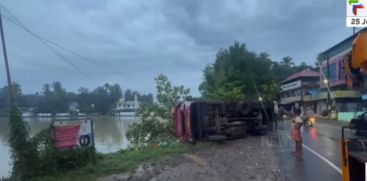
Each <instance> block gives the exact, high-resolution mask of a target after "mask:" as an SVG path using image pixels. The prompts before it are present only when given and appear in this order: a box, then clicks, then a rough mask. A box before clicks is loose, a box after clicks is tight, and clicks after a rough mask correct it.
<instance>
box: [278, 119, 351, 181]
mask: <svg viewBox="0 0 367 181" xmlns="http://www.w3.org/2000/svg"><path fill="white" fill-rule="evenodd" d="M343 125H345V124H342V123H339V122H335V121H321V120H319V121H317V122H316V125H315V126H314V127H303V128H302V138H303V156H302V157H301V158H295V157H293V156H292V155H291V152H293V151H294V144H293V142H292V141H291V139H290V137H289V134H290V131H291V124H290V122H289V121H285V123H284V127H283V129H281V130H280V131H279V132H278V133H279V134H276V136H273V138H272V140H273V142H274V143H275V145H276V146H275V149H276V155H277V156H278V161H279V165H280V169H281V170H282V173H284V175H285V177H286V180H292V181H293V180H295V181H296V180H299V181H309V180H323V181H338V180H342V177H341V168H340V167H341V161H340V137H341V127H342V126H343ZM348 134H351V133H348Z"/></svg>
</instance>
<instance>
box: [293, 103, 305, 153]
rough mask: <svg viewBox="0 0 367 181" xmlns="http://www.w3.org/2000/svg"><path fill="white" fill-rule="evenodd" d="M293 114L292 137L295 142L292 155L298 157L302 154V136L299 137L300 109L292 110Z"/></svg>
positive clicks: (300, 125) (300, 124)
mask: <svg viewBox="0 0 367 181" xmlns="http://www.w3.org/2000/svg"><path fill="white" fill-rule="evenodd" d="M294 113H295V116H294V117H293V120H292V138H293V140H294V142H295V143H296V151H295V152H294V153H293V156H296V157H299V156H301V155H302V137H301V127H302V123H303V121H302V119H301V118H300V114H301V110H300V109H296V110H295V111H294Z"/></svg>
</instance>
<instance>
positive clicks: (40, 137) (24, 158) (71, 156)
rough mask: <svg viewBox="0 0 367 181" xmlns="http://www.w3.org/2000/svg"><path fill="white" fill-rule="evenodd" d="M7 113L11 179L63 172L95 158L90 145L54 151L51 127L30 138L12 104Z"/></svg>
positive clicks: (17, 111)
mask: <svg viewBox="0 0 367 181" xmlns="http://www.w3.org/2000/svg"><path fill="white" fill-rule="evenodd" d="M9 115H10V119H9V120H10V138H9V142H10V146H11V157H12V160H13V170H12V175H11V178H12V180H25V179H29V178H32V177H37V176H45V175H50V174H55V173H59V172H64V171H68V170H71V169H74V168H77V167H81V166H84V165H86V164H88V163H90V162H94V161H95V154H96V152H95V148H94V147H89V148H80V149H71V150H63V151H60V150H57V149H56V148H55V146H54V140H53V139H52V129H51V127H50V128H47V129H44V130H42V131H40V132H39V133H37V134H36V135H35V136H34V137H33V138H30V137H29V136H28V132H27V129H26V125H25V123H24V122H23V121H22V117H21V115H20V112H19V110H18V108H17V107H16V105H12V106H11V107H10V113H9Z"/></svg>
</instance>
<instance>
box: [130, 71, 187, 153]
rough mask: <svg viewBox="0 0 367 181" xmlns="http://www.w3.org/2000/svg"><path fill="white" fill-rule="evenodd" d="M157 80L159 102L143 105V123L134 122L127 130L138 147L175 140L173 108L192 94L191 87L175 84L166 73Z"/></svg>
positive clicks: (141, 115) (131, 141) (140, 114)
mask: <svg viewBox="0 0 367 181" xmlns="http://www.w3.org/2000/svg"><path fill="white" fill-rule="evenodd" d="M155 81H156V89H157V96H156V99H157V103H155V104H150V105H144V106H143V107H141V108H140V110H139V111H138V115H139V116H140V117H141V123H134V124H132V125H131V126H130V129H129V130H128V132H127V138H128V140H129V141H130V143H132V144H133V145H134V146H136V147H139V146H141V145H145V144H159V143H163V142H169V141H172V140H174V131H173V125H172V119H173V118H172V112H171V110H172V108H174V106H175V105H176V104H177V103H178V102H180V101H183V100H185V99H186V98H188V97H189V94H190V89H187V88H185V87H184V86H173V85H172V84H171V82H170V81H169V80H168V78H167V76H165V75H162V74H161V75H158V76H157V77H156V78H155Z"/></svg>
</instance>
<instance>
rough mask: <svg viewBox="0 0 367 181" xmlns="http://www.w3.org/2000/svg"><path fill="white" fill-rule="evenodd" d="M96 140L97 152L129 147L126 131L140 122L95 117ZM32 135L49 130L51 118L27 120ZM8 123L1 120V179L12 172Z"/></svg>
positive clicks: (128, 119)
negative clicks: (134, 123) (133, 124)
mask: <svg viewBox="0 0 367 181" xmlns="http://www.w3.org/2000/svg"><path fill="white" fill-rule="evenodd" d="M93 120H94V138H95V146H96V150H97V152H100V153H110V152H115V151H118V150H121V149H125V148H127V147H128V146H129V142H128V141H127V139H126V136H125V134H126V130H127V129H128V127H129V124H131V123H133V122H136V121H138V119H137V118H128V117H107V116H106V117H94V118H93ZM24 121H26V122H27V123H28V126H27V127H28V130H29V134H30V135H34V134H36V133H37V132H39V131H40V130H42V129H44V128H47V127H48V126H49V125H50V123H51V122H52V119H51V118H41V119H35V118H25V119H24ZM8 130H9V126H8V121H7V120H6V119H4V118H0V178H2V177H8V176H9V175H10V171H11V166H10V163H11V158H10V152H9V151H10V148H9V143H8Z"/></svg>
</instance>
